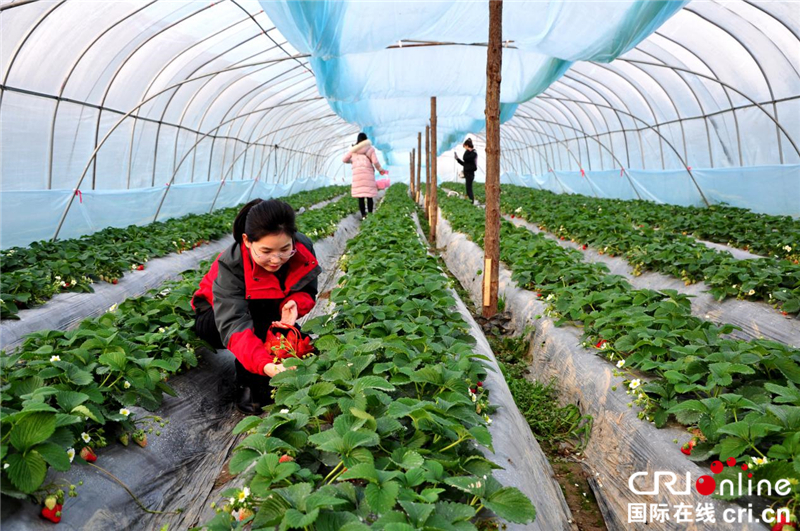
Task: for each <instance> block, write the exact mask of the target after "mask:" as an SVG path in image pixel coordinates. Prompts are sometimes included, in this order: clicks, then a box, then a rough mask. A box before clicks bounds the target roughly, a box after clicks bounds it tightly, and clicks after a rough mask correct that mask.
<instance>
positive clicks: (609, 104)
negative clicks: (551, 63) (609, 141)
mask: <svg viewBox="0 0 800 531" xmlns="http://www.w3.org/2000/svg"><path fill="white" fill-rule="evenodd" d="M573 73H575V74H578V75H580V76H581V77H583V78H586V79H587V80H588V81H584V80H583V79H578V78H577V77H574V76H570V75H569V73H565V74H564V75H563V76H561V77H562V79H569V80H570V81H572V82H574V83H577V84H579V85H582V86H584V87H586V88H588V89H589V90H591V91H592V92H594V93H595V94H597V95H598V96H599V97H600V99H602V100H603V101H605V102H606V105H607V108H608V109H611V110H612V112H613V113H614V116H616V117H617V120H618V121H619V125H620V130H621V131H622V138H623V139H624V140H625V156H626V159H627V161H628V167H630V166H631V155H630V146H629V145H628V134H627V128H626V127H625V125H624V123H623V122H622V118H620V114H626V113H630V112H631V109H630V107H628V104H627V103H625V101H624V100H621V99H620V100H619V102H620V104H622V106H623V107H625V111H626V112H625V113H620V112H618V111H617V108H616V106H615V105H613V104H612V102H611V100H610V99H609V98H608V97H607V96H606V95H605V94H604V93H603V92H601V91H600V90H598V89H597V87H596V86H595V85H598V86H600V87H603V88H604V89H605V90H607V91H608V92H609V93H611V94H614V91H613V90H612V89H611V87H609V86H608V85H606V84H605V83H603V82H602V81H599V80H595V79H594V78H591V77H589V76H588V75H586V74H584V73H582V72H580V71H577V70H575V71H573ZM570 86H571V85H570ZM573 88H574V87H573ZM575 90H578V89H575ZM578 92H580V93H581V94H583V95H584V96H585V97H586V98H587V99H589V100H590V101H594V100H593V99H592V98H589V97H588V96H586V94H585V93H584V92H581V91H580V90H578ZM617 99H619V98H617ZM634 123H635V122H634ZM633 133H636V137H637V138H638V139H639V153H640V155H641V157H642V168H644V167H645V166H644V141H643V140H642V133H641V131H639V130H638V129H637V130H635V131H633Z"/></svg>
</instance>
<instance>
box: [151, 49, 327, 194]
mask: <svg viewBox="0 0 800 531" xmlns="http://www.w3.org/2000/svg"><path fill="white" fill-rule="evenodd" d="M284 60H285V59H284ZM319 99H322V97H321V96H320V97H318V98H312V99H307V100H298V101H294V102H281V103H278V104H276V105H273V106H271V107H267V108H264V109H256V110H253V111H250V112H247V113H244V114H238V115H236V116H234V117H233V118H230V119H229V120H227V121H225V122H221V123H220V124H219V125H217V126H216V127H214V128H212V129H210V130H209V131H207V132H205V133H203V136H201V137H200V138H199V139H197V141H196V142H195V143H194V145H193V146H192V147H191V148H189V149H188V150H187V151H186V153H184V155H183V157H182V158H181V160H180V162H179V163H178V165H177V167H176V168H175V170H174V171H173V172H172V176H171V177H170V180H169V183H168V185H167V186H168V187H169V185H171V184H172V183H173V182H174V180H175V176H176V175H177V174H178V171H180V169H181V165H183V163H184V161H185V160H186V158H187V157H188V156H189V154H190V153H192V151H194V150H195V149H196V148H197V146H198V145H199V144H200V142H202V141H203V140H204V139H205V138H206V137H208V136H210V135H211V133H212V132H214V131H216V130H217V129H220V128H222V127H224V126H225V125H227V124H228V123H230V122H232V121H235V120H239V119H240V118H245V117H247V116H250V115H251V114H256V113H259V112H269V111H271V110H273V109H275V108H277V107H283V106H288V105H296V104H299V103H308V102H309V101H315V100H319Z"/></svg>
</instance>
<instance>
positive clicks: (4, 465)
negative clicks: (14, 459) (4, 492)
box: [3, 463, 11, 470]
mask: <svg viewBox="0 0 800 531" xmlns="http://www.w3.org/2000/svg"><path fill="white" fill-rule="evenodd" d="M9 466H11V465H9V464H8V463H3V470H5V469H6V468H8V467H9Z"/></svg>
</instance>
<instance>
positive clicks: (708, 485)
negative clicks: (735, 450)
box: [695, 457, 753, 496]
mask: <svg viewBox="0 0 800 531" xmlns="http://www.w3.org/2000/svg"><path fill="white" fill-rule="evenodd" d="M725 463H726V464H727V465H728V466H729V467H735V466H736V458H735V457H729V458H728V459H726V460H725ZM710 468H711V472H713V473H714V474H719V473H721V472H722V471H723V470H724V469H725V465H723V464H722V461H714V462H713V463H711V467H710ZM747 468H748V467H747V464H746V463H745V464H743V465H742V470H747ZM747 477H750V478H751V477H753V474H752V473H749V474H748V475H747ZM695 488H696V489H697V492H699V493H700V494H701V495H703V496H710V495H711V494H713V493H714V490H716V488H717V482H716V481H715V480H714V478H713V477H711V476H700V478H698V480H697V482H696V483H695Z"/></svg>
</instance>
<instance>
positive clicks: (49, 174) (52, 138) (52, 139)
mask: <svg viewBox="0 0 800 531" xmlns="http://www.w3.org/2000/svg"><path fill="white" fill-rule="evenodd" d="M157 1H158V0H153V1H151V2H150V3H147V4H145V5H143V6H142V7H140V8H138V9H135V10H133V11H132V12H130V13H128V14H127V15H125V16H124V17H122V18H121V19H119V20H117V21H116V22H114V23H113V24H111V25H110V26H108V27H107V28H106V29H104V30H103V31H101V32H100V33H99V34H98V35H97V37H95V38H94V39H93V40H92V41H91V42H90V43H89V44H88V45H87V46H86V47H85V48H84V49H83V51H82V52H81V53H80V54H79V55H78V58H77V59H76V60H75V62H73V63H72V66H71V67H70V69H69V72H68V73H67V75H66V77H65V78H64V80H63V81H62V82H61V85H60V88H59V89H58V98H57V99H56V108H55V110H54V111H53V120H52V122H51V124H50V142H49V144H50V147H49V149H48V157H47V188H48V189H51V188H52V187H53V156H54V151H55V138H56V121H57V119H58V110H59V107H60V106H61V98H63V96H64V92H65V91H66V89H67V85H68V84H69V81H70V79H72V74H74V73H75V69H77V68H78V65H79V64H80V62H81V61H82V60H83V58H84V57H85V56H86V54H87V53H89V51H90V50H91V49H92V48H93V47H94V45H95V44H97V42H98V41H100V39H102V38H103V37H105V36H106V34H108V32H110V31H111V30H113V29H114V28H115V27H117V26H118V25H119V24H122V23H123V22H125V21H126V20H128V19H129V18H131V17H132V16H134V15H137V14H139V13H141V12H142V11H144V10H145V9H147V8H148V7H150V6H152V5H154V4H155V3H156V2H157ZM134 124H136V121H134Z"/></svg>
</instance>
